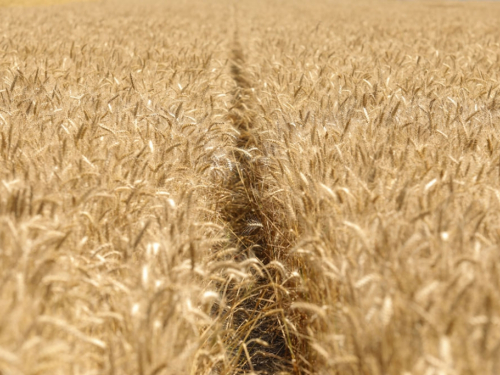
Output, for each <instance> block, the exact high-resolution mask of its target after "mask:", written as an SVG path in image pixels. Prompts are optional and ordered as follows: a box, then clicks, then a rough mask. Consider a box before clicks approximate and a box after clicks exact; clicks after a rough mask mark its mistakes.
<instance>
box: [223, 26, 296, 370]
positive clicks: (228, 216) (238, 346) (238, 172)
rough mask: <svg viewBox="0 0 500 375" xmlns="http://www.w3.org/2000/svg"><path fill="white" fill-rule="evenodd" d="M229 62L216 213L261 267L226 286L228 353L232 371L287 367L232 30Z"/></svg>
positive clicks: (260, 171)
mask: <svg viewBox="0 0 500 375" xmlns="http://www.w3.org/2000/svg"><path fill="white" fill-rule="evenodd" d="M230 62H231V65H230V68H231V75H232V78H233V80H234V83H235V87H234V89H233V91H232V93H231V95H232V107H231V109H230V110H229V116H228V117H229V121H230V123H231V125H232V126H233V128H234V129H235V132H236V133H237V134H238V136H237V139H236V141H235V144H234V149H233V150H234V151H233V162H234V164H235V167H234V168H233V170H232V175H231V176H230V177H229V178H228V180H227V182H226V186H225V187H224V188H225V190H226V191H227V192H228V199H227V201H226V202H225V204H224V205H223V208H222V216H223V218H224V220H225V221H226V223H227V227H228V228H229V232H230V233H231V235H230V246H232V247H236V248H237V250H238V255H237V260H238V261H239V262H244V261H247V260H249V259H251V260H256V261H257V262H258V264H259V265H260V267H261V270H262V272H261V274H260V275H257V274H256V275H255V282H254V284H253V285H252V287H250V288H246V289H242V288H241V287H238V286H237V285H234V286H233V287H232V288H229V290H228V291H227V299H228V301H229V305H230V307H231V311H232V313H231V314H230V317H229V319H228V321H229V322H228V323H227V324H228V326H229V327H230V329H231V330H232V331H233V332H235V335H234V337H233V338H232V339H231V341H232V343H231V344H229V345H228V346H229V347H232V348H234V349H232V350H233V354H232V357H233V360H234V361H235V367H236V368H237V369H238V370H237V371H240V370H241V372H246V371H255V372H257V373H262V374H275V373H278V372H283V373H293V372H294V370H293V367H294V366H293V364H294V363H295V361H294V353H293V344H292V338H291V337H290V335H289V334H288V333H287V327H286V322H285V314H284V310H285V307H284V306H285V305H289V301H288V302H287V299H288V298H289V297H288V296H286V295H284V294H285V293H284V292H283V291H282V290H279V289H278V288H277V287H276V285H278V284H279V282H280V281H281V279H282V276H281V275H280V274H279V272H278V271H276V270H275V269H273V268H272V267H268V266H269V265H270V264H271V265H272V263H273V261H275V260H276V259H277V253H278V251H277V249H275V248H274V245H273V243H272V241H271V240H270V238H271V237H272V236H273V235H275V228H276V223H274V222H273V219H272V213H271V212H268V210H269V203H268V202H267V201H266V191H268V190H269V186H268V180H269V179H268V178H266V177H269V176H266V174H265V170H264V168H263V160H264V159H265V148H264V146H263V139H262V138H261V137H262V134H261V132H260V131H259V130H260V125H259V122H258V117H257V112H256V107H257V105H256V97H255V91H254V85H253V83H252V77H251V75H250V74H249V72H248V71H247V67H246V60H245V55H244V50H243V46H242V44H241V43H240V40H239V36H238V33H235V35H234V40H233V43H232V49H231V55H230ZM280 251H282V250H280ZM295 372H296V371H295Z"/></svg>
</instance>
